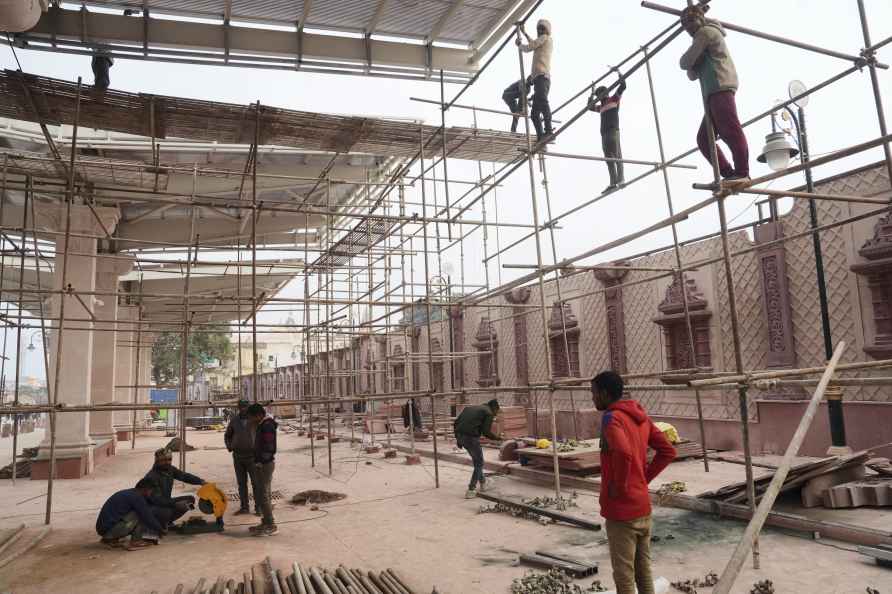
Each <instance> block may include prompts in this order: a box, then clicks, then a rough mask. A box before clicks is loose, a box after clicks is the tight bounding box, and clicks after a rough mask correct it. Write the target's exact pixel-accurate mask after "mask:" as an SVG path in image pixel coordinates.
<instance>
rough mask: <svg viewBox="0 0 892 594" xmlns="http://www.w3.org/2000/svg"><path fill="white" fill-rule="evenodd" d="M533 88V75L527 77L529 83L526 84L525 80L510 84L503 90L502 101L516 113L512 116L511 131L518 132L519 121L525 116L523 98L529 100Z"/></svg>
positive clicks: (509, 109)
mask: <svg viewBox="0 0 892 594" xmlns="http://www.w3.org/2000/svg"><path fill="white" fill-rule="evenodd" d="M532 88H533V77H532V76H528V77H527V84H526V86H524V84H523V80H519V81H517V82H516V83H514V84H512V85H509V86H508V88H506V89H505V90H504V91H502V101H504V102H505V105H507V106H508V111H510V112H511V113H513V114H514V117H513V118H511V131H512V132H517V122H518V121H520V118H521V116H523V104H522V103H521V100H522V99H523V100H525V101H529V95H530V90H532Z"/></svg>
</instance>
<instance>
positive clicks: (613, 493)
mask: <svg viewBox="0 0 892 594" xmlns="http://www.w3.org/2000/svg"><path fill="white" fill-rule="evenodd" d="M622 397H623V380H622V378H621V377H620V376H619V374H618V373H616V372H613V371H604V372H602V373H599V374H598V375H596V376H595V377H594V378H593V379H592V400H593V401H594V404H595V408H597V409H598V410H599V411H601V412H602V413H603V414H602V416H601V439H600V442H601V494H600V499H599V502H600V506H601V515H602V516H604V519H605V520H606V528H607V543H608V546H609V548H610V563H611V565H612V566H613V581H614V584H615V585H616V593H617V594H635V587H636V585H637V587H638V590H637V591H638V594H654V584H653V577H652V576H651V570H650V533H651V506H650V494H649V492H648V489H647V485H648V483H650V481H652V480H653V479H654V478H656V476H657V475H658V474H660V472H662V471H663V469H664V468H666V466H668V465H669V463H670V462H672V460H673V459H674V458H675V449H674V448H673V447H672V445H671V444H670V443H669V441H668V440H667V439H666V436H665V435H663V432H662V431H660V430H659V429H657V427H656V426H655V425H654V424H653V422H652V421H651V420H650V418H649V417H648V416H647V413H646V412H644V409H643V408H642V407H641V405H640V404H638V402H636V401H635V400H623V399H622ZM648 447H650V448H652V449H654V450H655V451H656V456H654V459H653V460H652V461H651V462H650V463H649V464H648V462H647V449H648Z"/></svg>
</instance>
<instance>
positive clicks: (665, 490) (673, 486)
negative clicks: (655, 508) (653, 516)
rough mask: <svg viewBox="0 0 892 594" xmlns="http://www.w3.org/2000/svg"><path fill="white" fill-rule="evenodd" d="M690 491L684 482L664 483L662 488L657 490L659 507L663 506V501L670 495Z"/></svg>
mask: <svg viewBox="0 0 892 594" xmlns="http://www.w3.org/2000/svg"><path fill="white" fill-rule="evenodd" d="M687 490H688V486H687V485H686V484H685V483H684V481H672V482H671V483H663V484H662V485H660V488H659V489H657V505H662V504H663V501H664V500H665V499H666V497H668V496H669V495H674V494H675V493H684V492H685V491H687Z"/></svg>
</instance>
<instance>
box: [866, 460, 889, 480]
mask: <svg viewBox="0 0 892 594" xmlns="http://www.w3.org/2000/svg"><path fill="white" fill-rule="evenodd" d="M864 465H865V466H866V467H868V468H869V469H871V470H872V471H874V472H875V473H877V474H878V475H880V476H888V477H892V463H890V462H889V458H871V459H870V460H868V461H867V462H865V463H864Z"/></svg>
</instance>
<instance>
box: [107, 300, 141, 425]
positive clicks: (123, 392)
mask: <svg viewBox="0 0 892 594" xmlns="http://www.w3.org/2000/svg"><path fill="white" fill-rule="evenodd" d="M138 318H139V307H138V306H135V305H120V306H118V319H119V320H128V321H135V320H137V319H138ZM121 328H122V331H120V332H118V333H117V336H118V341H117V343H116V345H115V377H116V378H120V379H121V381H119V382H117V384H119V385H122V386H129V385H131V384H132V383H133V365H134V361H135V359H136V348H135V344H136V325H135V324H124V325H122V326H121ZM115 402H116V403H118V404H131V403H132V402H133V389H132V388H115ZM132 414H133V413H131V412H130V411H129V410H122V411H115V413H114V419H113V421H112V423H113V425H114V431H115V433H116V434H117V436H118V438H119V439H128V438H129V437H130V431H131V429H132V428H133V416H132Z"/></svg>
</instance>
